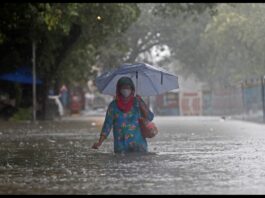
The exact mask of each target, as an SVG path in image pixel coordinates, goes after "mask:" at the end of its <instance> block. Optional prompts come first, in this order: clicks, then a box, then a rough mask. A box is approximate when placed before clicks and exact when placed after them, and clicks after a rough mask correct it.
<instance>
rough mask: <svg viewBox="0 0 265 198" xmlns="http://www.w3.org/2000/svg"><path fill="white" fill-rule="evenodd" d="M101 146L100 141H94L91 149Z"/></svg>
mask: <svg viewBox="0 0 265 198" xmlns="http://www.w3.org/2000/svg"><path fill="white" fill-rule="evenodd" d="M100 146H101V143H100V142H96V143H94V145H93V146H92V148H93V149H98V148H99V147H100Z"/></svg>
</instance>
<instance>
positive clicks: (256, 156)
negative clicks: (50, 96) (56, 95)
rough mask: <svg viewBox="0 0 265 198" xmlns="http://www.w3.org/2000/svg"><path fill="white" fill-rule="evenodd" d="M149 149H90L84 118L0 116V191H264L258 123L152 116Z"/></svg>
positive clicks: (262, 133) (264, 158) (262, 131)
mask: <svg viewBox="0 0 265 198" xmlns="http://www.w3.org/2000/svg"><path fill="white" fill-rule="evenodd" d="M156 123H157V125H158V127H159V130H160V133H159V135H158V136H157V137H156V138H154V139H151V140H148V141H149V151H150V153H149V154H141V155H140V154H130V155H120V154H119V155H117V154H114V153H113V142H112V135H111V136H110V137H109V138H108V139H107V140H106V141H105V142H104V143H103V145H102V147H101V148H100V149H99V150H93V149H91V146H92V144H93V143H94V142H95V141H96V140H97V139H98V133H99V129H100V127H101V126H100V125H94V124H92V123H91V122H40V123H39V124H37V125H32V124H27V123H1V126H0V156H1V158H0V194H264V193H265V188H264V186H265V155H264V154H265V146H264V143H265V126H264V125H258V124H252V123H244V122H239V121H222V120H219V119H213V118H203V119H202V118H200V119H198V118H179V117H176V118H174V117H162V118H156Z"/></svg>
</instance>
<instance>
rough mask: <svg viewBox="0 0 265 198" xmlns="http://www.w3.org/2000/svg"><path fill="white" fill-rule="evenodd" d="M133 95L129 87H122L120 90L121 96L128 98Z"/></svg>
mask: <svg viewBox="0 0 265 198" xmlns="http://www.w3.org/2000/svg"><path fill="white" fill-rule="evenodd" d="M131 93H132V89H131V87H130V86H129V85H122V86H121V88H120V94H121V95H122V96H123V97H125V98H127V97H129V96H130V95H131Z"/></svg>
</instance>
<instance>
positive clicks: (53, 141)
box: [47, 138, 56, 143]
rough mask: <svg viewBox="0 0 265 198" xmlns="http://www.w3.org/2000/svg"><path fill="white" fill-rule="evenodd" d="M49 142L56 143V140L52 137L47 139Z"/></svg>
mask: <svg viewBox="0 0 265 198" xmlns="http://www.w3.org/2000/svg"><path fill="white" fill-rule="evenodd" d="M47 140H48V141H49V142H52V143H55V142H56V141H55V140H51V139H49V138H48V139H47Z"/></svg>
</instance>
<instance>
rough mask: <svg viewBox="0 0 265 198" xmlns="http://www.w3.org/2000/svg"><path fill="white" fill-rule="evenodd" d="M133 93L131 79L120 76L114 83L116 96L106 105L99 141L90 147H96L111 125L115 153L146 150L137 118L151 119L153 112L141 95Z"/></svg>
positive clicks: (133, 88) (106, 134)
mask: <svg viewBox="0 0 265 198" xmlns="http://www.w3.org/2000/svg"><path fill="white" fill-rule="evenodd" d="M134 94H135V87H134V84H133V81H132V80H131V79H130V78H128V77H122V78H120V79H119V80H118V82H117V85H116V98H115V99H114V100H113V101H112V102H111V103H110V104H109V106H108V110H107V113H106V117H105V121H104V124H103V127H102V130H101V134H100V138H99V141H98V142H97V143H95V144H94V145H93V147H92V148H94V149H98V148H99V147H100V146H101V144H102V142H103V141H104V140H105V139H106V138H107V137H108V135H109V133H110V131H111V129H112V127H113V136H114V152H115V153H123V152H124V153H128V152H147V142H146V139H145V138H144V137H143V136H142V134H141V131H140V126H139V122H138V119H139V118H140V117H141V115H147V119H148V120H150V121H151V120H153V118H154V114H153V113H152V112H151V111H150V110H149V109H148V108H147V106H146V104H145V103H144V101H143V100H142V99H141V97H140V96H138V95H137V96H136V97H135V96H134Z"/></svg>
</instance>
